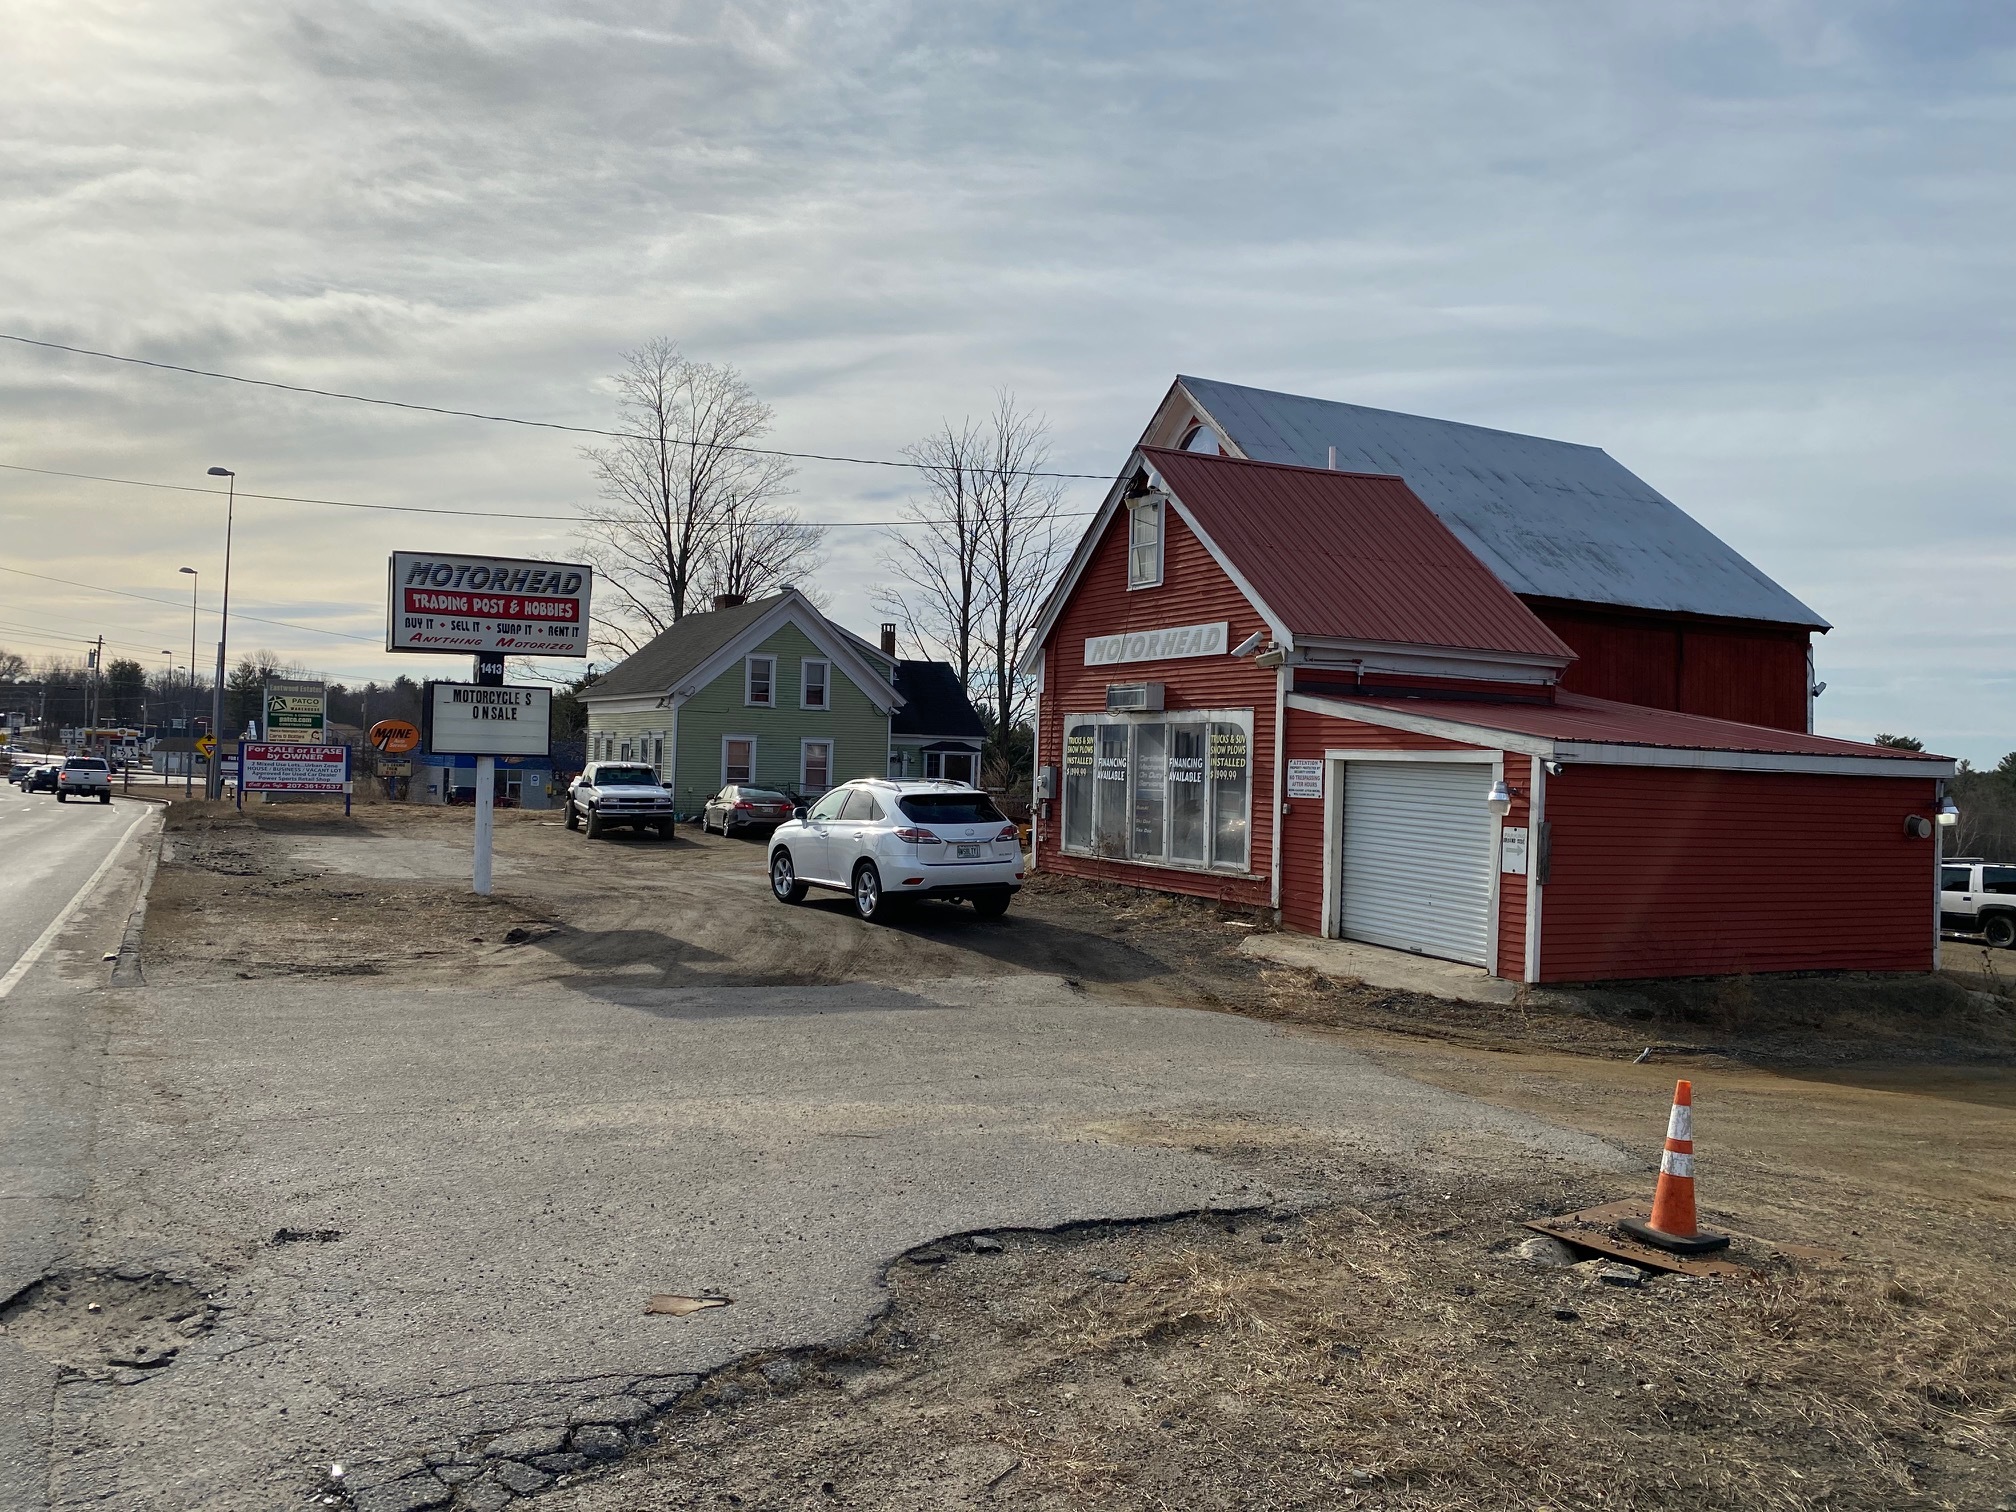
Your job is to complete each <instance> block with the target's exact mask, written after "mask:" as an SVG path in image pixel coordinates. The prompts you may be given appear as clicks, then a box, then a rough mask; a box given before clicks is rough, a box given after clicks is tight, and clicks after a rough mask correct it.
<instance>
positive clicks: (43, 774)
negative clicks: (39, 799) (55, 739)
mask: <svg viewBox="0 0 2016 1512" xmlns="http://www.w3.org/2000/svg"><path fill="white" fill-rule="evenodd" d="M62 770H63V765H62V763H61V762H57V761H36V762H31V763H30V764H29V765H27V766H25V767H22V768H20V770H19V771H18V772H17V774H16V775H15V778H14V781H15V782H16V783H17V784H18V785H19V786H20V789H21V791H22V792H24V793H53V792H55V791H56V774H57V773H58V772H60V771H62Z"/></svg>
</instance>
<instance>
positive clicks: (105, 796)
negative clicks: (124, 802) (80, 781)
mask: <svg viewBox="0 0 2016 1512" xmlns="http://www.w3.org/2000/svg"><path fill="white" fill-rule="evenodd" d="M98 801H99V802H100V803H110V802H111V801H112V795H111V794H110V793H100V794H99V795H98Z"/></svg>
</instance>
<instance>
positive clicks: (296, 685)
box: [265, 677, 328, 745]
mask: <svg viewBox="0 0 2016 1512" xmlns="http://www.w3.org/2000/svg"><path fill="white" fill-rule="evenodd" d="M327 718H328V694H327V691H326V690H325V689H324V688H323V686H322V684H321V683H319V682H297V681H294V680H293V679H291V678H283V677H274V678H269V679H268V680H267V682H266V723H265V730H266V740H267V743H268V744H271V745H320V744H322V740H323V735H324V730H325V727H326V724H327Z"/></svg>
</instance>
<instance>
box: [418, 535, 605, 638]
mask: <svg viewBox="0 0 2016 1512" xmlns="http://www.w3.org/2000/svg"><path fill="white" fill-rule="evenodd" d="M593 578H594V571H593V569H592V568H589V567H587V566H584V565H582V564H581V563H578V562H533V561H526V560H523V559H521V558H518V557H492V556H464V555H456V554H450V553H442V552H429V551H395V552H393V553H392V564H391V584H390V591H389V593H388V596H387V600H386V611H387V615H386V625H385V649H386V650H387V651H427V652H436V653H438V652H443V651H471V652H489V653H491V654H493V655H497V656H507V655H508V656H584V657H585V656H586V655H587V654H588V595H589V590H590V588H591V587H592V585H593Z"/></svg>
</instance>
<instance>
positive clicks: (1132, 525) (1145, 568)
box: [1127, 498, 1162, 588]
mask: <svg viewBox="0 0 2016 1512" xmlns="http://www.w3.org/2000/svg"><path fill="white" fill-rule="evenodd" d="M1161 581H1162V501H1161V500H1160V499H1153V498H1151V499H1143V500H1141V501H1140V502H1139V503H1137V504H1132V505H1129V506H1128V509H1127V586H1128V587H1129V588H1153V587H1156V586H1157V585H1158V584H1160V583H1161Z"/></svg>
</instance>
